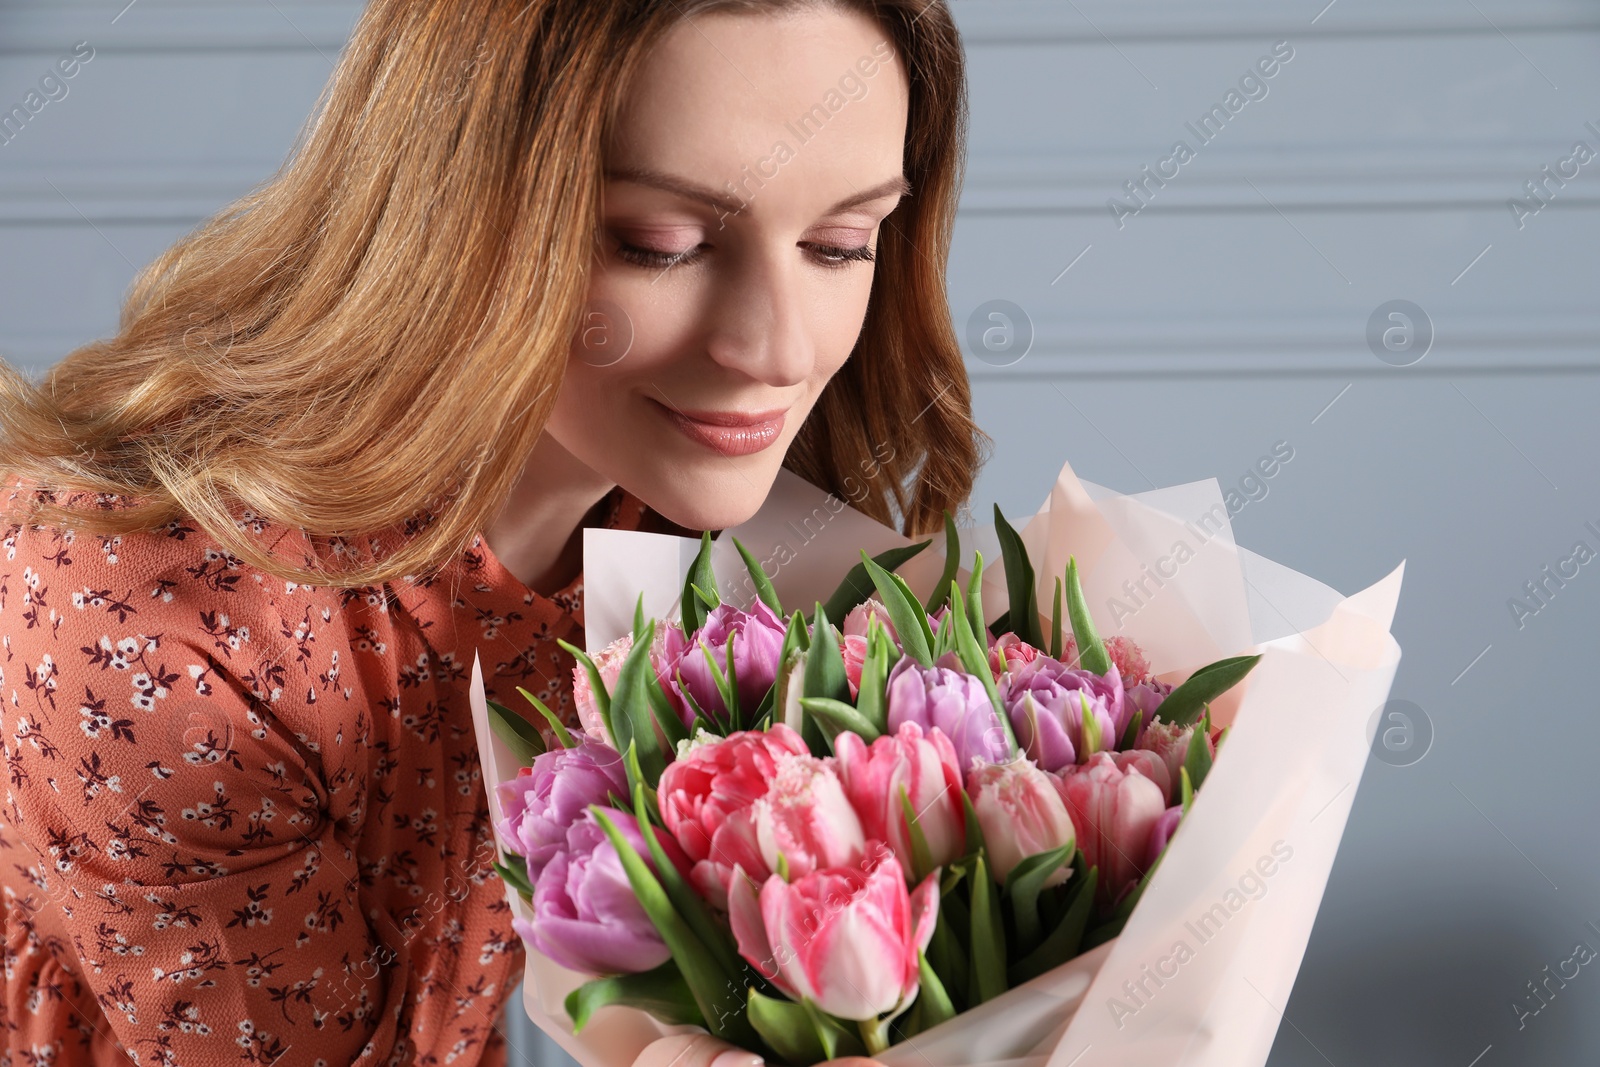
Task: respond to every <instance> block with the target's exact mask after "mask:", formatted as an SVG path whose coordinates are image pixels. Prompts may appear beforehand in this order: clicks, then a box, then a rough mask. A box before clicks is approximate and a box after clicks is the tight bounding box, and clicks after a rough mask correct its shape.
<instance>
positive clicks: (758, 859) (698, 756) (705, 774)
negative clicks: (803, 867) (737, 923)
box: [657, 723, 810, 908]
mask: <svg viewBox="0 0 1600 1067" xmlns="http://www.w3.org/2000/svg"><path fill="white" fill-rule="evenodd" d="M809 751H810V750H809V749H808V748H807V747H806V743H805V742H804V741H803V740H801V738H800V735H799V734H798V733H797V732H795V731H794V730H792V729H790V728H789V727H788V726H785V725H784V724H783V723H774V724H773V726H772V728H771V729H770V730H765V731H762V730H739V731H736V732H735V733H731V734H729V735H728V736H727V737H724V738H718V739H717V740H715V741H710V742H699V743H695V744H691V745H690V746H689V749H688V751H686V752H685V753H684V754H683V755H682V756H681V757H679V758H678V759H676V760H674V761H672V762H671V763H669V764H667V769H666V770H665V771H664V772H662V775H661V781H660V782H659V783H658V785H657V794H658V797H659V799H660V803H661V818H662V821H663V822H665V823H666V826H667V829H668V830H669V831H671V833H672V836H673V837H674V838H676V839H677V842H678V844H680V845H682V846H683V850H684V852H686V853H687V854H688V856H689V858H690V859H691V860H692V861H693V862H694V869H693V871H692V873H691V875H690V878H691V880H692V881H693V882H694V885H695V887H696V888H697V889H698V890H699V891H700V893H701V895H702V896H704V897H705V898H706V899H707V900H708V901H710V902H711V903H712V904H713V905H715V906H716V907H719V908H726V907H727V901H728V880H729V879H730V878H732V877H733V868H734V866H735V865H743V867H744V869H745V870H747V871H750V872H751V873H752V874H755V875H758V876H759V877H762V878H765V877H766V875H767V874H768V873H769V868H768V867H767V864H766V861H765V860H764V859H763V858H762V856H761V847H760V844H759V842H758V841H757V840H756V827H755V821H754V818H753V816H752V812H751V807H752V806H753V805H754V804H755V802H756V801H757V800H759V799H760V798H761V797H762V796H764V795H765V794H766V792H767V785H768V783H769V782H771V781H772V777H773V775H774V774H775V773H776V772H777V765H778V760H779V759H780V758H781V757H783V756H785V755H789V754H792V753H794V754H806V753H809Z"/></svg>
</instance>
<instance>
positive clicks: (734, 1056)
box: [711, 1048, 767, 1067]
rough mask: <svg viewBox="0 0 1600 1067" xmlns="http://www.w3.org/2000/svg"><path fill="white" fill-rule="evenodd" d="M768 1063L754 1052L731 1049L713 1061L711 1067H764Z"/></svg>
mask: <svg viewBox="0 0 1600 1067" xmlns="http://www.w3.org/2000/svg"><path fill="white" fill-rule="evenodd" d="M766 1062H767V1061H766V1060H764V1059H762V1058H761V1057H760V1056H758V1055H756V1054H755V1053H754V1052H746V1051H745V1050H744V1049H742V1048H730V1049H729V1050H728V1051H726V1052H723V1053H720V1054H719V1055H718V1056H717V1058H716V1059H714V1060H712V1061H711V1067H763V1064H765V1063H766Z"/></svg>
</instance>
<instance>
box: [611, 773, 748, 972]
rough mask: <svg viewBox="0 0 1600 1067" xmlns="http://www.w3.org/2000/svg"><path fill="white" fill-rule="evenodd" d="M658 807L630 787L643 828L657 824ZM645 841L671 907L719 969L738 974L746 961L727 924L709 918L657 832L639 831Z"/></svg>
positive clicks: (645, 793) (643, 792)
mask: <svg viewBox="0 0 1600 1067" xmlns="http://www.w3.org/2000/svg"><path fill="white" fill-rule="evenodd" d="M657 815H658V809H657V808H656V805H655V803H654V798H653V797H651V796H650V794H649V792H648V791H647V790H646V789H645V788H644V786H642V785H640V786H635V787H634V790H633V818H634V821H635V822H637V823H638V824H639V826H640V827H641V828H643V827H644V826H645V825H646V824H647V822H649V823H655V824H657V825H659V824H660V823H661V821H662V820H661V819H660V818H659V817H656V816H657ZM641 836H643V837H644V841H645V844H646V845H647V846H648V847H649V849H650V861H651V862H652V863H653V864H655V869H656V872H657V874H656V880H657V881H659V882H660V883H661V888H662V889H663V890H665V891H666V894H667V898H668V899H669V900H671V901H672V906H673V907H674V908H676V909H677V911H678V914H679V915H681V916H682V917H683V920H684V921H685V922H686V923H688V924H689V928H690V929H691V930H693V931H694V934H695V936H696V937H698V938H699V939H700V943H701V944H703V945H704V946H705V947H706V949H707V950H708V951H709V952H710V953H711V954H712V956H714V957H715V958H716V960H717V963H718V965H719V966H721V968H722V969H723V970H724V971H726V972H727V973H729V974H735V975H737V974H740V973H742V972H743V971H744V970H745V967H746V964H745V962H744V960H743V959H742V958H741V957H740V956H739V950H738V948H737V947H736V946H735V945H734V942H733V934H732V933H731V932H730V930H729V928H728V926H727V924H726V923H724V922H721V921H719V920H717V919H715V918H713V917H712V914H711V912H710V910H709V909H708V908H707V907H706V903H705V901H704V900H702V899H701V897H700V894H699V893H698V892H696V891H695V889H694V888H693V887H692V886H690V885H689V883H688V881H687V880H686V879H685V878H684V877H683V875H682V874H679V873H678V868H677V867H675V866H673V864H672V861H671V860H669V859H668V858H667V853H666V849H665V848H663V847H662V845H661V842H660V840H658V839H657V837H656V835H655V834H653V833H650V834H641Z"/></svg>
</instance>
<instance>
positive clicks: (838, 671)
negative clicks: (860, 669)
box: [800, 604, 850, 700]
mask: <svg viewBox="0 0 1600 1067" xmlns="http://www.w3.org/2000/svg"><path fill="white" fill-rule="evenodd" d="M831 618H832V616H831V615H829V614H828V612H827V609H826V608H825V607H823V606H822V605H820V604H819V605H817V614H816V620H815V622H813V623H812V629H811V648H810V649H808V650H807V652H806V666H805V673H804V674H803V675H802V676H801V677H802V686H801V689H800V692H801V693H803V694H804V695H806V696H808V697H829V698H831V699H834V700H848V699H850V681H849V679H848V678H846V677H845V673H844V652H843V651H842V650H841V649H840V647H839V634H838V632H837V631H836V630H834V628H833V624H832V623H831V622H829V619H831Z"/></svg>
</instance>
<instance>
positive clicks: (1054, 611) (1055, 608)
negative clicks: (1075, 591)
mask: <svg viewBox="0 0 1600 1067" xmlns="http://www.w3.org/2000/svg"><path fill="white" fill-rule="evenodd" d="M1050 658H1051V659H1060V658H1061V577H1060V575H1057V576H1056V599H1055V603H1054V604H1053V605H1052V606H1051V608H1050Z"/></svg>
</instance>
